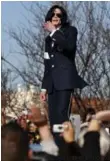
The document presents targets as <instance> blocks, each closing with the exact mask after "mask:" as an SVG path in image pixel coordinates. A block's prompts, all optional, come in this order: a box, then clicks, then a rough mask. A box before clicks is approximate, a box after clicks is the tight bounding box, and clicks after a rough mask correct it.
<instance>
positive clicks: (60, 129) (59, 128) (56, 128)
mask: <svg viewBox="0 0 110 161" xmlns="http://www.w3.org/2000/svg"><path fill="white" fill-rule="evenodd" d="M64 127H67V126H66V125H62V124H55V125H53V132H55V133H62V132H63V131H64Z"/></svg>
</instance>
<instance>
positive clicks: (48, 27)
mask: <svg viewBox="0 0 110 161" xmlns="http://www.w3.org/2000/svg"><path fill="white" fill-rule="evenodd" d="M43 27H44V29H45V30H47V31H49V32H52V31H53V30H55V26H54V25H53V24H52V23H51V22H50V21H47V22H46V23H44V25H43Z"/></svg>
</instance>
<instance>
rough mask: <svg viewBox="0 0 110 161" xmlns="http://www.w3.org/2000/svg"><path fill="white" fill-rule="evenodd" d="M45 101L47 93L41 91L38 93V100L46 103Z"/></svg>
mask: <svg viewBox="0 0 110 161" xmlns="http://www.w3.org/2000/svg"><path fill="white" fill-rule="evenodd" d="M46 99H47V92H44V91H42V92H41V93H40V100H41V101H42V102H43V101H46Z"/></svg>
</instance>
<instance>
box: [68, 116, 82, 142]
mask: <svg viewBox="0 0 110 161" xmlns="http://www.w3.org/2000/svg"><path fill="white" fill-rule="evenodd" d="M70 121H71V123H72V125H73V128H75V140H77V138H78V136H79V133H80V126H81V117H80V115H79V114H72V115H70Z"/></svg>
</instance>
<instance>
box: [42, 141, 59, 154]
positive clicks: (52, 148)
mask: <svg viewBox="0 0 110 161" xmlns="http://www.w3.org/2000/svg"><path fill="white" fill-rule="evenodd" d="M40 144H41V146H42V151H44V152H46V153H48V154H50V155H54V156H57V155H58V151H59V148H58V146H57V145H56V144H55V142H54V140H42V141H41V143H40Z"/></svg>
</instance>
